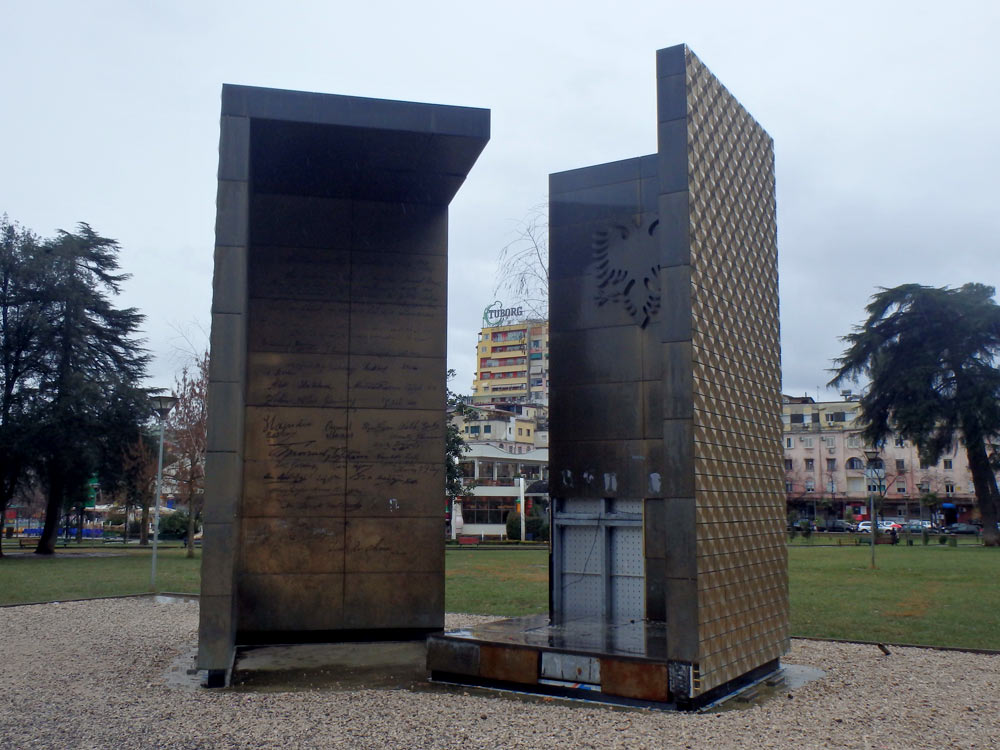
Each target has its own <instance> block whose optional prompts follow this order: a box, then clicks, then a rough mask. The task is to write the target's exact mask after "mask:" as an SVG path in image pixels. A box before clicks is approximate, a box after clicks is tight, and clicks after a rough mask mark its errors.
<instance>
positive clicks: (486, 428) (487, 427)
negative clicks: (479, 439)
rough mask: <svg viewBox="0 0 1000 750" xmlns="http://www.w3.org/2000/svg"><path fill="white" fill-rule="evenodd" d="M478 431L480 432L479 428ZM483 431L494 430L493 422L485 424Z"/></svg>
mask: <svg viewBox="0 0 1000 750" xmlns="http://www.w3.org/2000/svg"><path fill="white" fill-rule="evenodd" d="M476 432H479V430H476ZM483 432H493V425H491V424H488V425H485V426H484V427H483Z"/></svg>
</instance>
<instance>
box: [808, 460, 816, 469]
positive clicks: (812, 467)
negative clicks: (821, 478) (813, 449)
mask: <svg viewBox="0 0 1000 750" xmlns="http://www.w3.org/2000/svg"><path fill="white" fill-rule="evenodd" d="M815 468H816V462H815V461H813V460H812V459H811V458H807V459H806V471H813V470H814V469H815Z"/></svg>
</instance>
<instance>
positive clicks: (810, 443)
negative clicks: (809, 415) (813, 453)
mask: <svg viewBox="0 0 1000 750" xmlns="http://www.w3.org/2000/svg"><path fill="white" fill-rule="evenodd" d="M802 445H804V446H805V447H806V448H812V447H813V439H812V438H811V437H807V438H802Z"/></svg>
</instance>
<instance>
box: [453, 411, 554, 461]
mask: <svg viewBox="0 0 1000 750" xmlns="http://www.w3.org/2000/svg"><path fill="white" fill-rule="evenodd" d="M537 411H538V410H537V409H536V408H531V407H528V408H523V409H520V410H518V411H516V412H515V411H508V410H506V409H497V408H495V407H491V406H469V407H467V408H466V409H464V410H463V411H462V412H459V411H454V412H453V413H452V414H451V417H450V418H451V421H452V424H454V425H455V426H456V427H458V431H459V433H460V434H461V435H462V438H463V439H464V440H465V442H466V443H469V444H470V445H471V444H473V443H485V444H488V445H492V446H494V447H496V448H499V449H500V450H504V451H507V452H509V453H527V452H528V451H530V450H534V449H535V448H536V447H547V446H548V431H547V430H545V431H543V430H539V429H538V427H539V423H540V421H539V419H538V418H537ZM542 424H543V427H544V423H542Z"/></svg>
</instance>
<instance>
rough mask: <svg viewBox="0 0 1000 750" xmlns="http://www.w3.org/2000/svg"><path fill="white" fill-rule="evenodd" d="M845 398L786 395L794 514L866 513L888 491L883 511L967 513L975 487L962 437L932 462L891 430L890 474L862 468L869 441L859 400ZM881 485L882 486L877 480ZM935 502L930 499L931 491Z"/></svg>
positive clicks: (949, 516)
mask: <svg viewBox="0 0 1000 750" xmlns="http://www.w3.org/2000/svg"><path fill="white" fill-rule="evenodd" d="M845 395H846V396H847V399H848V400H846V401H832V402H819V403H817V402H815V401H813V399H812V398H809V397H808V396H805V397H791V396H785V397H784V408H783V421H784V441H785V446H784V448H785V491H786V495H787V499H788V507H789V512H790V514H793V515H794V514H798V515H800V516H802V515H805V516H808V517H814V518H823V517H836V518H843V517H844V516H845V514H847V512H848V511H850V515H853V517H854V518H855V519H857V520H862V519H867V518H868V497H869V495H871V494H874V495H876V496H878V497H882V496H883V495H884V499H883V500H882V503H881V516H882V517H883V518H886V519H892V520H904V519H916V518H925V519H926V518H932V517H933V518H934V519H935V520H940V521H942V522H946V523H952V522H954V521H956V520H962V521H964V520H968V519H969V518H972V517H974V516H976V515H978V513H977V512H976V510H975V491H974V488H973V486H972V475H971V473H970V472H969V468H968V464H967V462H966V460H965V452H964V450H963V449H962V448H961V445H960V443H959V441H958V440H956V441H955V444H954V445H953V446H952V450H951V451H950V452H949V453H948V454H947V455H945V456H942V458H941V460H939V461H938V462H937V463H936V464H934V465H929V464H927V463H925V462H923V461H921V459H920V455H919V451H918V450H917V447H916V445H914V444H913V442H912V441H909V440H905V439H904V438H902V437H901V436H899V435H894V436H893V437H892V438H891V439H889V440H888V441H887V442H886V444H885V445H884V446H882V447H881V449H880V450H881V453H880V457H881V460H882V462H883V466H884V469H885V479H884V480H883V481H882V482H881V483H879V482H878V480H874V479H868V478H867V477H866V475H865V468H866V466H867V459H866V457H865V452H864V451H865V448H866V447H867V446H866V445H865V443H864V441H863V439H862V438H861V427H860V425H859V424H858V422H857V419H858V416H859V414H860V407H859V405H858V403H857V401H856V400H855V399H854V398H853V397H851V396H850V395H849V394H845ZM879 484H881V485H882V486H881V487H879V486H878V485H879ZM931 495H933V496H935V497H936V502H935V503H933V504H928V499H929V496H931Z"/></svg>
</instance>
